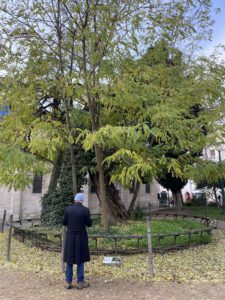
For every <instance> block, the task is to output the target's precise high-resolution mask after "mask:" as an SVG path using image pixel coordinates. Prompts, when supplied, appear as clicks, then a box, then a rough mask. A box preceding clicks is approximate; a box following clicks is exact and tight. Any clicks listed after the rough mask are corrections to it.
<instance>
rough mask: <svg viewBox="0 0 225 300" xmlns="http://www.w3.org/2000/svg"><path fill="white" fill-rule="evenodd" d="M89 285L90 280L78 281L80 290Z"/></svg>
mask: <svg viewBox="0 0 225 300" xmlns="http://www.w3.org/2000/svg"><path fill="white" fill-rule="evenodd" d="M89 286H90V284H89V282H86V281H82V282H78V283H77V289H78V290H82V289H86V288H88V287H89Z"/></svg>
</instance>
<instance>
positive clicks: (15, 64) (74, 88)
mask: <svg viewBox="0 0 225 300" xmlns="http://www.w3.org/2000/svg"><path fill="white" fill-rule="evenodd" d="M210 3H211V1H209V0H205V1H200V0H196V1H195V2H193V1H190V0H184V1H182V3H181V1H179V0H173V1H169V2H165V1H154V0H153V1H145V0H136V1H130V0H127V1H123V0H117V1H115V0H95V1H94V0H87V1H75V0H52V1H47V0H35V1H30V0H21V1H14V0H7V1H6V0H3V1H2V2H1V6H0V9H1V16H2V20H3V21H2V27H1V32H0V35H1V40H2V41H3V47H2V48H1V49H4V50H2V51H4V53H5V55H4V57H2V64H3V65H4V66H5V70H6V73H7V75H8V74H9V76H10V79H11V82H12V83H13V82H14V80H15V79H16V78H17V76H19V77H20V78H21V79H23V78H22V76H23V75H22V74H24V73H23V72H24V71H25V70H26V68H27V66H28V58H29V57H30V60H29V62H30V71H31V69H32V65H33V63H34V62H35V63H34V64H35V66H36V67H37V68H39V67H40V68H42V71H41V72H42V73H43V70H45V64H46V65H48V64H49V63H50V64H51V67H50V69H49V68H48V67H47V73H46V74H42V76H41V77H40V78H39V80H38V85H37V82H36V79H35V80H33V81H32V74H34V76H35V75H36V72H37V70H36V69H34V73H32V71H31V72H27V74H26V76H24V79H23V80H22V82H21V83H20V84H19V86H20V87H22V89H23V93H24V94H25V95H26V98H25V97H24V96H23V95H22V94H21V93H15V90H16V89H14V93H11V97H9V96H8V93H7V94H5V95H4V93H3V94H2V99H3V100H2V101H7V102H8V103H9V102H12V103H10V104H11V115H13V108H14V109H15V107H17V105H16V101H18V103H20V102H21V99H24V105H26V104H27V105H29V106H30V109H33V108H34V106H36V101H37V98H39V97H40V95H41V98H43V97H44V96H45V95H46V94H47V97H48V96H49V93H48V91H49V84H50V86H51V87H52V88H53V92H56V93H57V97H56V101H58V102H59V106H60V108H61V109H62V111H63V114H64V118H65V123H64V125H65V126H64V127H63V131H64V133H66V134H64V135H60V137H59V136H58V135H59V132H61V122H59V123H56V124H55V123H54V126H53V129H54V130H55V131H56V133H55V134H56V136H55V135H54V139H52V140H54V141H57V142H58V144H60V143H65V142H66V144H67V145H68V146H69V149H70V155H71V165H72V170H73V172H72V174H73V190H74V192H75V191H76V160H75V156H74V153H75V151H74V138H75V135H76V132H75V130H74V129H75V127H76V120H75V122H74V120H72V119H71V111H72V109H73V106H74V103H75V101H76V103H77V102H81V103H82V104H83V106H86V107H87V109H88V111H89V115H90V121H91V132H92V133H93V134H94V135H95V133H98V132H99V130H101V127H102V126H103V125H105V124H106V123H107V119H106V117H105V115H104V113H105V110H104V109H102V106H103V102H104V105H105V103H106V102H105V95H108V92H107V93H105V87H106V86H108V88H109V87H110V86H111V84H112V83H113V88H116V94H117V97H116V102H117V101H118V100H119V97H121V96H122V94H123V92H124V90H125V91H126V93H127V95H128V94H129V93H130V89H131V88H132V89H133V88H135V89H137V91H138V90H140V84H139V83H138V79H137V78H136V81H132V80H130V79H131V78H130V77H128V76H127V77H126V76H125V74H124V76H123V78H119V80H117V83H116V84H115V82H114V81H115V77H117V71H114V70H116V67H117V66H119V65H120V64H121V61H124V56H126V57H127V56H129V57H131V56H136V55H137V52H138V51H141V50H143V49H144V48H145V43H146V44H150V43H151V44H154V40H156V39H158V38H159V37H163V38H166V39H167V40H169V41H170V43H171V44H173V43H175V42H176V43H177V42H181V41H182V45H183V46H184V45H187V44H190V43H189V42H190V38H191V39H192V40H195V41H198V40H199V39H200V38H202V37H203V36H205V35H207V34H208V32H209V31H208V30H207V29H208V26H209V25H210V23H211V20H210V18H209V12H210V9H211V4H210ZM187 38H188V39H187ZM191 45H193V44H191ZM37 57H39V60H38V59H37ZM33 58H34V62H33V61H32V59H33ZM38 63H40V65H38ZM49 70H50V73H49ZM158 71H160V70H158ZM161 71H163V70H161ZM167 71H168V70H167ZM170 71H173V70H172V69H170ZM129 72H130V74H129V76H133V78H134V77H137V76H138V77H139V78H140V77H143V78H142V79H145V80H149V78H150V77H151V74H149V73H148V72H146V70H144V72H143V71H141V70H140V69H139V71H138V70H137V69H136V68H135V73H136V74H134V73H133V70H130V71H129ZM155 74H156V73H155ZM159 75H160V76H164V75H163V74H159ZM165 75H166V74H165ZM157 76H158V75H157ZM33 79H34V77H33ZM120 79H122V81H121V85H120V84H119V81H120ZM128 79H129V81H130V83H129V82H125V81H126V80H128ZM152 79H153V83H154V81H155V80H156V78H152ZM124 80H125V81H124ZM189 82H190V81H189ZM31 83H32V84H31ZM131 83H132V84H133V86H132V85H131ZM124 84H126V89H124V88H123V85H124ZM158 87H159V86H157V88H158ZM152 88H153V89H152ZM154 88H156V85H155V86H154V84H151V85H149V86H148V93H150V94H151V99H152V100H153V98H154V97H156V98H158V97H159V95H156V94H157V93H156V91H155V90H154ZM151 89H152V90H151ZM19 91H21V90H20V89H19ZM144 91H145V92H147V91H146V86H145V88H144V90H143V91H142V92H144ZM175 91H176V81H175ZM134 95H135V93H134V92H133V95H131V94H130V96H132V97H133V96H134ZM142 95H143V94H142ZM124 96H126V95H123V99H125V98H126V97H125V98H124ZM128 96H129V95H128ZM130 96H129V98H130ZM161 96H162V98H163V97H164V96H165V95H161ZM141 98H143V97H141ZM39 99H40V98H39ZM143 100H144V99H143ZM155 100H156V99H155ZM122 101H123V100H122ZM116 102H115V104H116ZM126 102H127V101H125V103H126ZM129 102H130V101H129ZM132 102H135V103H134V108H135V109H136V110H137V111H138V110H139V106H140V102H144V105H145V104H148V103H145V102H146V101H145V100H144V101H139V98H137V97H133V101H131V102H130V104H129V105H131V106H132V104H133V103H132ZM125 103H124V104H125ZM127 103H128V102H127ZM175 105H176V104H175ZM21 107H22V106H21ZM141 107H142V105H141ZM145 108H146V107H145ZM167 108H171V106H170V105H169V104H168V102H167V104H165V106H164V107H162V106H158V107H157V106H155V107H154V112H155V115H156V116H158V117H157V120H159V119H160V118H161V119H162V120H161V121H162V125H163V126H167V125H168V124H166V123H167V121H166V122H163V120H164V121H165V120H166V118H164V117H163V118H162V116H161V117H159V114H160V113H159V111H158V109H160V110H161V109H163V110H164V111H165V109H167ZM17 109H18V107H17ZM130 109H131V107H128V114H131V115H132V113H131V110H130ZM147 111H148V110H147ZM20 113H21V112H20ZM172 114H173V115H174V116H175V117H177V115H178V114H179V113H178V111H175V112H173V113H172ZM131 115H130V116H129V117H131ZM138 116H139V112H138V114H137V116H136V120H134V123H135V122H136V121H138V124H139V125H137V128H136V129H135V132H137V135H138V134H139V133H141V132H144V135H145V136H146V135H149V133H148V130H150V128H149V126H145V125H143V122H142V121H143V120H144V119H145V118H144V116H143V119H141V118H140V119H139V120H137V117H138ZM151 120H152V122H153V124H154V122H155V120H154V117H151ZM55 122H58V120H57V121H55ZM131 122H132V121H131ZM34 123H35V122H34ZM39 124H40V126H41V124H42V123H41V122H40V123H39ZM50 124H51V126H52V125H53V122H51V123H50ZM57 124H58V127H57V126H56V125H57ZM48 126H50V125H49V122H48V121H46V122H45V123H44V126H43V127H42V130H43V128H44V129H46V128H47V127H48ZM59 127H60V130H58V128H59ZM51 129H52V128H51ZM173 129H175V128H173ZM65 130H66V131H65ZM49 131H50V132H52V130H49ZM181 131H182V130H181ZM47 132H48V129H47ZM138 132H139V133H138ZM39 133H40V130H36V135H34V134H33V130H32V136H35V137H36V142H37V143H33V146H32V152H33V153H34V149H35V147H36V148H39V149H40V148H42V143H41V141H39V142H38V140H37V138H38V137H39V139H41V138H40V137H41V136H46V133H45V134H42V135H41V134H39ZM129 133H131V132H130V131H129V130H128V132H127V134H128V135H129ZM132 134H133V133H132ZM20 136H21V137H23V136H24V135H23V134H21V132H20ZM62 136H63V138H64V139H61V137H62ZM113 136H115V135H113ZM151 137H153V138H154V139H155V138H156V139H157V138H158V137H159V138H163V139H167V137H168V136H167V135H166V136H165V135H164V136H163V137H162V136H160V133H159V132H152V133H151ZM132 139H133V138H132ZM62 141H63V142H62ZM133 141H134V142H136V139H135V138H134V139H133ZM11 142H13V141H11ZM150 144H151V141H150ZM92 145H93V147H94V151H95V156H96V163H97V169H98V174H99V198H100V203H101V207H102V221H103V224H104V227H105V228H107V227H108V222H109V215H110V207H109V203H108V202H107V196H106V184H105V180H106V178H108V177H107V176H105V174H104V167H103V160H104V152H103V150H104V147H105V145H103V144H102V143H101V142H99V141H97V140H94V143H93V144H92ZM118 145H121V143H119V144H118ZM122 146H123V145H122ZM60 148H61V147H59V146H58V145H57V146H56V144H55V145H54V147H51V149H52V152H53V153H52V154H54V156H55V155H56V153H57V151H58V149H60ZM154 149H155V148H154ZM158 150H159V149H158ZM46 151H47V150H46ZM121 151H123V149H121ZM151 153H153V151H152V152H151ZM163 153H164V152H163V151H162V153H161V154H162V158H161V160H160V159H159V156H160V151H158V152H157V157H158V159H159V160H160V162H161V163H162V162H163V161H164V157H163ZM126 155H127V156H128V161H132V160H133V159H135V160H136V159H137V157H135V158H133V157H132V155H130V153H129V151H128V152H127V154H126ZM157 164H158V163H156V161H154V168H153V169H155V167H156V165H157ZM176 164H177V162H175V161H172V162H171V165H172V166H173V168H174V167H175V169H176V170H177V171H178V169H179V168H178V167H176V166H175V165H176ZM147 165H148V164H147ZM148 166H149V165H148ZM129 170H130V175H129V176H127V174H124V172H122V174H121V176H122V177H124V176H125V177H126V178H127V179H126V180H122V181H123V182H126V183H127V182H128V181H129V180H130V177H131V175H132V172H134V173H135V174H139V173H140V172H141V173H145V172H143V171H141V169H140V168H139V167H138V168H137V170H136V167H134V170H132V169H129ZM150 173H151V174H150V175H153V173H154V172H150ZM135 177H138V178H140V175H138V176H136V175H135ZM3 181H4V179H3Z"/></svg>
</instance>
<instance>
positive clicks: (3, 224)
mask: <svg viewBox="0 0 225 300" xmlns="http://www.w3.org/2000/svg"><path fill="white" fill-rule="evenodd" d="M5 218H6V210H4V213H3V218H2V228H1V232H4V226H5Z"/></svg>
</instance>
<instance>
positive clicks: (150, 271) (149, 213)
mask: <svg viewBox="0 0 225 300" xmlns="http://www.w3.org/2000/svg"><path fill="white" fill-rule="evenodd" d="M147 227H148V259H149V274H150V275H151V276H152V277H154V264H153V252H152V235H151V206H150V203H148V216H147Z"/></svg>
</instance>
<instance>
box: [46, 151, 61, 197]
mask: <svg viewBox="0 0 225 300" xmlns="http://www.w3.org/2000/svg"><path fill="white" fill-rule="evenodd" d="M62 163H63V152H62V151H59V152H58V154H57V157H56V160H55V162H54V165H53V169H52V173H51V179H50V183H49V187H48V193H52V192H53V191H55V189H56V187H57V183H58V179H59V177H60V173H61V168H62Z"/></svg>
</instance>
